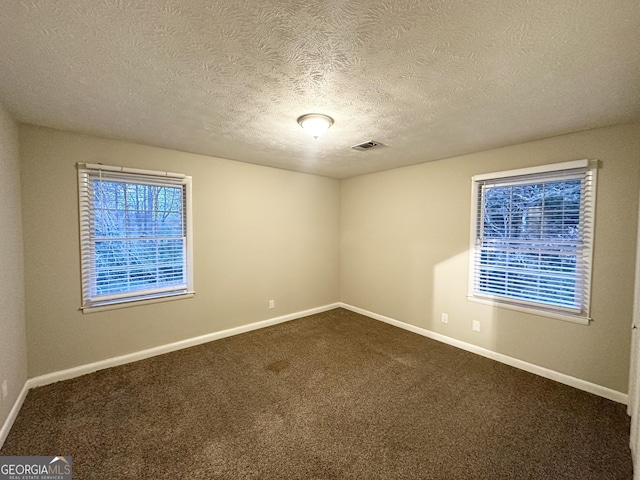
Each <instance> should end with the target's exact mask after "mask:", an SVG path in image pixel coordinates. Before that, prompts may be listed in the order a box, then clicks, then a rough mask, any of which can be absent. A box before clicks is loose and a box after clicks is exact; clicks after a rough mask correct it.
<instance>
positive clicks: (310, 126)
mask: <svg viewBox="0 0 640 480" xmlns="http://www.w3.org/2000/svg"><path fill="white" fill-rule="evenodd" d="M298 123H299V124H300V126H301V127H302V128H303V129H304V131H305V132H307V133H308V134H309V135H311V136H312V137H313V138H318V137H319V136H320V135H322V134H323V133H325V132H326V131H327V130H329V127H331V125H333V118H331V117H330V116H328V115H324V114H322V113H307V114H306V115H302V116H300V117H298Z"/></svg>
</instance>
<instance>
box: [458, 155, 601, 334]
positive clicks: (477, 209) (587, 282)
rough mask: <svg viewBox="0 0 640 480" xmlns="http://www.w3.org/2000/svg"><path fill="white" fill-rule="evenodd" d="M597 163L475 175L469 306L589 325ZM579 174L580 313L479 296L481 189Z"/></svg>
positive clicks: (541, 181) (513, 298) (582, 162)
mask: <svg viewBox="0 0 640 480" xmlns="http://www.w3.org/2000/svg"><path fill="white" fill-rule="evenodd" d="M597 167H598V161H597V160H587V159H584V160H575V161H570V162H563V163H555V164H549V165H540V166H536V167H528V168H521V169H515V170H507V171H502V172H494V173H486V174H481V175H475V176H473V177H472V179H471V228H470V236H469V284H468V293H467V299H468V300H470V301H472V302H477V303H482V304H486V305H491V306H494V307H499V308H506V309H510V310H517V311H520V312H525V313H530V314H533V315H538V316H544V317H550V318H555V319H559V320H564V321H569V322H573V323H579V324H582V325H588V324H589V322H590V321H591V316H590V306H591V305H590V299H591V298H590V297H591V282H592V276H593V274H592V271H593V249H594V237H595V213H596V183H597V182H596V180H597V170H598V169H597ZM574 173H577V174H581V175H582V176H583V178H582V186H581V190H580V191H581V206H580V222H579V229H580V239H581V240H582V242H581V243H580V245H581V246H580V248H579V254H580V258H581V260H580V262H581V268H582V270H581V272H582V278H581V281H580V282H579V284H578V286H577V287H576V288H577V289H578V288H579V289H580V293H581V305H580V311H579V312H577V309H569V308H563V307H561V306H557V307H556V306H552V305H543V304H541V303H535V302H530V301H527V300H523V299H518V298H515V297H506V298H505V297H503V296H499V295H493V294H491V293H487V292H479V291H478V288H477V280H478V278H479V277H478V276H477V275H476V271H477V269H478V265H477V263H478V262H479V251H480V247H481V245H480V242H481V239H480V233H479V232H480V228H481V226H482V223H479V222H482V221H483V212H482V210H483V204H482V201H483V195H482V188H483V185H487V184H491V182H495V183H496V184H501V185H502V184H503V185H505V186H508V185H513V184H516V183H520V184H524V185H528V184H533V183H538V182H540V183H543V182H545V181H554V180H556V179H558V178H559V177H561V176H563V175H567V176H570V175H571V174H574ZM554 177H555V178H554Z"/></svg>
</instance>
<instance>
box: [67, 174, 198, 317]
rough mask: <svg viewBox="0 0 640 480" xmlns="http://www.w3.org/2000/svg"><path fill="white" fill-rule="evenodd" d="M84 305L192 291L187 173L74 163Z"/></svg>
mask: <svg viewBox="0 0 640 480" xmlns="http://www.w3.org/2000/svg"><path fill="white" fill-rule="evenodd" d="M78 186H79V205H80V244H81V256H82V297H83V302H82V307H83V309H86V308H91V307H97V306H104V305H110V304H114V303H123V302H130V301H136V300H146V299H150V298H157V297H161V296H169V295H181V294H187V293H190V292H192V290H193V285H192V283H193V282H192V261H191V258H192V253H191V250H192V248H191V213H190V208H191V205H190V204H191V178H190V177H187V176H185V175H180V174H172V173H167V172H152V171H144V170H137V169H126V168H123V167H110V166H106V165H93V164H79V165H78Z"/></svg>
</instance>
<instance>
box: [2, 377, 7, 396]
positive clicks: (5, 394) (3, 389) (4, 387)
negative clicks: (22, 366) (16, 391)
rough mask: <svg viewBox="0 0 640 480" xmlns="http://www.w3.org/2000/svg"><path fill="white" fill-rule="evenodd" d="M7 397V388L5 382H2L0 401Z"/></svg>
mask: <svg viewBox="0 0 640 480" xmlns="http://www.w3.org/2000/svg"><path fill="white" fill-rule="evenodd" d="M7 395H9V388H8V387H7V381H6V380H5V381H4V382H2V399H3V400H4V399H5V398H7Z"/></svg>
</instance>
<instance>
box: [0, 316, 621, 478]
mask: <svg viewBox="0 0 640 480" xmlns="http://www.w3.org/2000/svg"><path fill="white" fill-rule="evenodd" d="M628 438H629V419H628V417H627V415H626V413H625V407H624V406H623V405H621V404H617V403H615V402H611V401H609V400H605V399H602V398H600V397H597V396H595V395H591V394H588V393H584V392H581V391H579V390H576V389H573V388H571V387H567V386H564V385H561V384H558V383H555V382H553V381H550V380H546V379H544V378H541V377H538V376H535V375H532V374H529V373H526V372H522V371H520V370H517V369H514V368H511V367H509V366H506V365H503V364H500V363H497V362H494V361H492V360H488V359H486V358H483V357H480V356H477V355H474V354H471V353H468V352H464V351H461V350H458V349H456V348H453V347H450V346H447V345H444V344H441V343H438V342H435V341H433V340H429V339H427V338H424V337H421V336H419V335H415V334H412V333H409V332H406V331H404V330H401V329H398V328H395V327H392V326H389V325H386V324H384V323H380V322H378V321H376V320H372V319H369V318H367V317H363V316H361V315H357V314H355V313H352V312H349V311H346V310H343V309H337V310H332V311H330V312H326V313H323V314H318V315H314V316H311V317H307V318H304V319H300V320H296V321H292V322H289V323H285V324H281V325H276V326H274V327H270V328H266V329H262V330H259V331H255V332H250V333H246V334H243V335H238V336H235V337H231V338H227V339H224V340H219V341H216V342H212V343H209V344H206V345H201V346H198V347H193V348H189V349H186V350H182V351H179V352H175V353H170V354H167V355H162V356H160V357H155V358H151V359H148V360H143V361H140V362H137V363H135V364H130V365H124V366H121V367H116V368H112V369H109V370H105V371H101V372H96V373H93V374H91V375H86V376H84V377H81V378H77V379H73V380H68V381H65V382H60V383H57V384H54V385H49V386H46V387H41V388H36V389H34V390H32V391H31V392H29V395H28V396H27V399H26V401H25V403H24V406H23V408H22V411H21V412H20V415H19V416H18V418H17V420H16V422H15V424H14V427H13V429H12V431H11V433H10V434H9V437H8V438H7V441H6V443H5V445H4V447H3V449H2V450H1V451H0V454H2V455H72V456H73V467H74V479H76V480H78V479H90V478H91V479H93V478H95V479H120V478H136V479H156V478H165V479H175V478H180V479H182V478H184V479H249V478H255V479H258V478H264V479H281V478H282V479H288V478H291V479H337V478H359V479H396V478H398V479H413V478H416V479H417V478H420V479H554V480H557V479H580V480H587V479H597V480H603V479H631V478H632V464H631V456H630V453H629V448H628Z"/></svg>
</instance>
